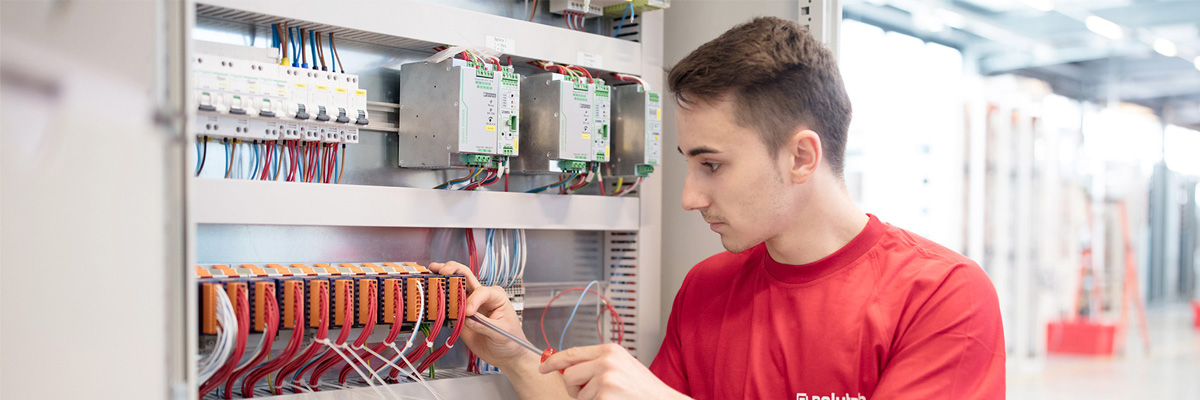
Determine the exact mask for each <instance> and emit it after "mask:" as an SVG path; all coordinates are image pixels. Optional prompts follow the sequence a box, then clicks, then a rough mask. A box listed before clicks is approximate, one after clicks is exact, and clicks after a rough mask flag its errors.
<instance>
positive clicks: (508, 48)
mask: <svg viewBox="0 0 1200 400" xmlns="http://www.w3.org/2000/svg"><path fill="white" fill-rule="evenodd" d="M486 44H487V47H488V48H489V49H492V50H495V51H498V52H501V53H505V54H515V53H516V52H517V41H516V40H514V39H509V38H502V37H499V36H492V35H487V43H486Z"/></svg>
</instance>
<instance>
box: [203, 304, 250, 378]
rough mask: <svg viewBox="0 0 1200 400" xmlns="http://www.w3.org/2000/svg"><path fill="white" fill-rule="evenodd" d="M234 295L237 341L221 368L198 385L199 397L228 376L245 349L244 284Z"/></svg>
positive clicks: (247, 310) (247, 314) (247, 323)
mask: <svg viewBox="0 0 1200 400" xmlns="http://www.w3.org/2000/svg"><path fill="white" fill-rule="evenodd" d="M235 297H237V300H236V303H237V307H236V314H237V325H233V326H232V327H233V328H234V329H235V330H236V332H237V341H236V343H235V344H234V346H233V354H232V355H230V357H229V358H228V359H226V360H225V363H224V364H223V365H222V366H221V368H219V369H217V371H216V372H215V373H214V374H213V375H212V376H211V377H210V378H208V380H206V381H204V384H202V385H200V397H204V395H206V394H208V392H211V391H212V390H213V389H216V388H217V386H219V385H220V384H221V383H222V382H225V379H226V378H228V377H229V373H230V372H232V371H233V369H234V367H236V366H237V363H238V361H241V359H242V353H243V352H244V351H245V350H246V337H247V335H248V334H249V330H250V329H248V327H249V326H250V301H249V299H247V297H248V295H247V291H246V288H245V286H241V287H240V288H239V289H238V292H237V296H235ZM218 298H220V295H218ZM226 299H228V297H226Z"/></svg>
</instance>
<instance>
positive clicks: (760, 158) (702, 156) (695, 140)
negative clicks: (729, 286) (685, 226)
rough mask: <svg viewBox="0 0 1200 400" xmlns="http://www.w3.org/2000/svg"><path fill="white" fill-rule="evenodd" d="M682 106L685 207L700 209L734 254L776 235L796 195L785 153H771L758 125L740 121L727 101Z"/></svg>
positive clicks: (681, 126) (681, 128) (680, 148)
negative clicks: (793, 190) (793, 192)
mask: <svg viewBox="0 0 1200 400" xmlns="http://www.w3.org/2000/svg"><path fill="white" fill-rule="evenodd" d="M678 110H679V112H678V116H679V117H678V125H679V129H678V131H679V132H678V134H679V151H680V152H682V153H683V156H684V157H685V158H687V162H688V170H687V179H686V181H685V182H684V185H683V199H682V202H683V208H684V209H685V210H688V211H691V210H698V211H700V214H701V215H702V216H703V217H704V221H705V222H708V223H709V226H710V227H711V229H712V230H713V231H715V232H717V233H719V234H720V235H721V244H722V245H724V246H725V249H726V250H729V251H731V252H734V253H740V252H742V251H745V250H747V249H749V248H751V247H754V246H755V245H758V244H759V243H762V242H764V241H766V240H767V239H770V238H771V237H773V236H775V235H776V234H778V232H780V231H781V230H782V229H783V228H784V224H785V222H784V221H787V220H789V219H790V218H787V216H788V215H789V214H790V213H791V211H790V210H791V209H792V208H791V207H790V205H791V199H792V198H793V196H792V195H791V194H790V191H791V190H792V188H793V185H792V184H791V183H790V179H788V178H787V176H788V175H786V173H787V171H788V170H789V168H788V167H787V163H786V162H784V161H785V160H786V159H787V158H785V157H783V156H782V155H783V154H784V153H785V152H779V153H778V154H774V155H771V154H768V152H767V148H766V144H764V143H763V141H762V139H761V138H760V137H759V134H758V131H757V130H755V129H753V128H749V127H743V126H739V125H738V124H737V122H736V119H735V118H734V114H733V111H732V110H733V104H732V103H730V102H729V101H725V100H721V101H714V102H712V103H711V104H691V105H689V106H688V107H687V108H686V109H685V108H684V107H679V109H678Z"/></svg>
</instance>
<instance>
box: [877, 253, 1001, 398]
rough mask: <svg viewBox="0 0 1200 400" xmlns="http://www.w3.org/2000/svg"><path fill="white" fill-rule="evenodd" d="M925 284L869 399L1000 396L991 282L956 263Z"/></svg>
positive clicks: (995, 304) (997, 314) (998, 338)
mask: <svg viewBox="0 0 1200 400" xmlns="http://www.w3.org/2000/svg"><path fill="white" fill-rule="evenodd" d="M928 286H929V287H931V288H932V294H931V295H929V297H928V298H927V300H926V301H925V302H924V303H923V304H914V305H913V306H916V307H917V311H916V312H915V314H913V316H912V317H911V318H903V317H902V319H901V325H900V326H899V327H897V329H898V332H899V334H900V335H901V337H900V340H899V342H897V344H896V348H895V351H893V352H892V354H893V356H892V358H891V359H890V360H888V362H887V364H886V366H885V367H884V369H883V372H882V374H881V375H880V379H879V385H878V386H877V387H876V389H875V393H874V395H873V396H872V397H871V399H872V400H889V399H1003V398H1004V390H1005V388H1004V385H1005V381H1004V379H1005V378H1004V374H1005V370H1004V359H1005V352H1004V329H1003V326H1002V325H1001V317H1000V305H999V301H998V300H997V298H996V289H995V287H994V286H993V285H992V282H991V280H990V279H988V277H987V274H985V273H984V272H983V269H981V268H979V266H977V265H974V264H961V265H958V266H956V267H955V268H954V269H953V270H951V271H950V272H949V273H947V274H946V275H945V278H944V279H943V280H941V281H940V282H928Z"/></svg>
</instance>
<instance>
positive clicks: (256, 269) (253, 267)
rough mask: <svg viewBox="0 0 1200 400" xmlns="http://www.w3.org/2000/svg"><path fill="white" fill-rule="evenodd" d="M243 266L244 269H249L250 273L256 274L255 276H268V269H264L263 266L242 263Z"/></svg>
mask: <svg viewBox="0 0 1200 400" xmlns="http://www.w3.org/2000/svg"><path fill="white" fill-rule="evenodd" d="M241 267H242V269H246V270H249V271H250V273H252V274H254V276H267V271H264V270H263V269H262V268H259V267H258V266H257V265H254V264H242V265H241Z"/></svg>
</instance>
